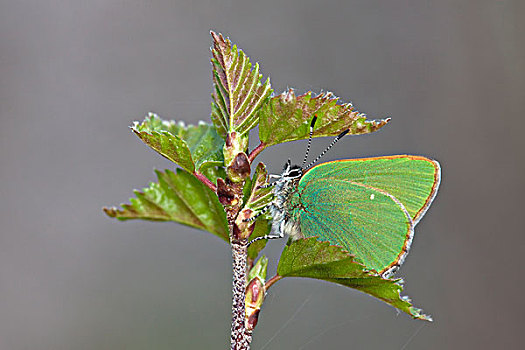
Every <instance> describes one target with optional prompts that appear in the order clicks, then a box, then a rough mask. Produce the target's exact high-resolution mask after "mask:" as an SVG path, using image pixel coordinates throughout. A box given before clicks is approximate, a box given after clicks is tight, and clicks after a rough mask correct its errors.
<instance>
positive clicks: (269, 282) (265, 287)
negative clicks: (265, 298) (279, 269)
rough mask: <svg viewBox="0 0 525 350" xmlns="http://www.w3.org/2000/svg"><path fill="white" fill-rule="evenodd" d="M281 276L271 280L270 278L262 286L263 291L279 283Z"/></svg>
mask: <svg viewBox="0 0 525 350" xmlns="http://www.w3.org/2000/svg"><path fill="white" fill-rule="evenodd" d="M281 278H283V276H279V275H275V276H273V277H272V278H270V279H269V280H268V281H266V283H265V285H264V290H266V291H267V290H268V288H270V287H271V286H272V285H273V284H274V283H275V282H277V281H279V280H280V279H281Z"/></svg>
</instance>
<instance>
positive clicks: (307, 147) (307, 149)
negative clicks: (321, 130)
mask: <svg viewBox="0 0 525 350" xmlns="http://www.w3.org/2000/svg"><path fill="white" fill-rule="evenodd" d="M316 121H317V115H315V116H314V119H312V122H311V123H310V137H308V146H306V153H305V154H304V159H303V164H301V168H302V167H304V164H305V163H306V159H307V158H308V153H310V146H311V145H312V135H313V133H314V125H315V122H316Z"/></svg>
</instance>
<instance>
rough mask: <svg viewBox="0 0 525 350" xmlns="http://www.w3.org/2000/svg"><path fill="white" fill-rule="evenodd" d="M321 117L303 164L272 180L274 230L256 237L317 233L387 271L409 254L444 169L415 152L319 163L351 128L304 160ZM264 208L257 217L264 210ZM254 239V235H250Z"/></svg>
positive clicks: (366, 263)
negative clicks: (308, 159)
mask: <svg viewBox="0 0 525 350" xmlns="http://www.w3.org/2000/svg"><path fill="white" fill-rule="evenodd" d="M316 119H317V117H314V118H313V119H312V122H311V124H310V138H309V140H308V147H307V151H306V155H305V158H304V161H303V164H302V165H301V166H299V165H292V164H291V162H290V160H288V162H286V164H285V165H284V169H283V171H282V173H281V174H280V175H271V177H273V178H276V179H277V180H276V181H274V182H273V183H271V184H269V185H268V186H273V190H272V191H273V194H274V199H273V201H272V202H271V203H270V204H269V206H268V207H267V208H265V209H263V212H264V211H266V210H269V211H270V215H271V217H272V220H273V223H272V233H271V234H269V235H266V236H263V237H258V238H256V239H255V240H258V239H272V238H283V237H284V236H285V235H288V236H290V237H291V238H292V240H297V239H300V238H307V237H317V238H318V240H320V241H328V242H330V244H333V245H337V246H340V247H343V248H344V249H345V250H347V251H348V253H350V254H352V255H353V256H354V257H355V260H356V261H357V262H360V263H362V264H363V265H364V266H365V267H366V268H368V269H371V270H375V271H376V272H377V273H379V274H381V275H382V276H383V277H385V278H386V277H389V276H390V275H392V274H393V273H394V272H395V271H397V269H398V268H399V266H400V265H401V264H402V263H403V261H404V260H405V258H406V256H407V254H408V251H409V249H410V245H411V243H412V239H413V237H414V227H415V226H416V224H417V223H418V222H419V221H420V220H421V219H422V218H423V216H424V215H425V213H426V212H427V210H428V208H429V207H430V204H431V203H432V201H433V200H434V198H435V196H436V194H437V191H438V188H439V184H440V179H441V167H440V165H439V163H438V162H437V161H435V160H433V159H430V158H427V157H422V156H415V155H394V156H382V157H373V158H360V159H344V160H336V161H331V162H326V163H321V164H319V165H315V166H314V164H315V163H316V162H317V161H318V160H319V159H320V158H321V157H322V156H323V155H324V154H325V153H326V152H327V151H328V150H329V149H330V148H331V147H332V146H333V145H334V144H335V143H336V142H337V141H338V140H339V139H341V138H342V137H343V136H345V135H346V134H347V133H348V130H346V131H344V132H343V133H341V134H340V135H338V136H337V137H336V138H335V139H334V140H333V141H332V143H331V144H330V145H329V146H328V147H327V148H326V149H325V151H324V152H322V153H321V154H320V155H319V156H318V157H317V158H316V159H315V160H314V161H313V162H312V163H310V165H308V166H306V167H305V166H304V164H305V162H306V159H307V157H308V152H309V150H310V144H311V139H312V133H313V129H314V125H315V122H316ZM260 214H261V213H259V214H258V215H257V216H259V215H260ZM252 242H253V241H252Z"/></svg>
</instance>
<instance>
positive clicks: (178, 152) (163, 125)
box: [131, 113, 224, 173]
mask: <svg viewBox="0 0 525 350" xmlns="http://www.w3.org/2000/svg"><path fill="white" fill-rule="evenodd" d="M131 130H133V132H134V133H135V134H137V136H138V137H139V138H140V139H141V140H142V141H143V142H144V143H145V144H147V145H148V146H150V147H151V148H153V149H154V150H155V151H157V152H158V153H160V154H161V155H163V156H164V157H166V158H168V159H169V160H171V161H172V162H174V163H177V164H178V165H180V166H181V167H182V168H184V169H185V170H187V171H188V172H190V173H193V172H194V171H195V169H198V170H203V169H206V168H208V167H211V166H217V165H222V164H223V162H224V157H223V153H222V148H223V146H224V140H223V139H222V138H221V137H220V136H219V135H218V134H217V131H216V130H215V127H214V126H213V125H211V124H207V123H204V122H199V125H188V126H186V125H185V124H184V123H182V122H178V123H176V122H175V121H173V120H170V121H168V120H162V119H161V118H159V117H158V116H157V115H155V114H153V113H150V114H149V115H148V116H146V118H145V119H144V121H143V122H142V123H140V124H139V123H138V122H135V123H134V124H133V126H132V127H131Z"/></svg>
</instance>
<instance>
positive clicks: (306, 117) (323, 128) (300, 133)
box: [258, 89, 390, 147]
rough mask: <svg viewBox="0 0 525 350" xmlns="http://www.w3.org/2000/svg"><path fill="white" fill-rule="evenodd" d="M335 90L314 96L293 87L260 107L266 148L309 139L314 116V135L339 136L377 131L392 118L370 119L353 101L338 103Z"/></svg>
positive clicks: (261, 126) (261, 129) (261, 134)
mask: <svg viewBox="0 0 525 350" xmlns="http://www.w3.org/2000/svg"><path fill="white" fill-rule="evenodd" d="M337 102H338V98H337V97H335V96H334V95H333V94H332V93H330V92H327V93H322V94H319V95H317V96H315V97H314V96H312V92H308V93H306V94H304V95H300V96H296V95H295V93H294V91H293V90H292V89H289V90H288V91H286V92H283V93H282V94H281V95H279V96H275V97H272V98H271V99H270V100H269V101H268V103H266V104H265V105H264V106H263V108H261V109H260V110H259V113H258V114H259V119H260V120H259V138H260V140H261V143H262V144H263V146H264V147H268V146H271V145H275V144H278V143H284V142H288V141H294V140H301V139H306V138H308V136H309V132H310V123H311V121H312V119H313V117H314V116H315V115H317V122H316V124H315V128H314V133H313V137H322V136H336V135H338V134H340V133H341V132H342V131H344V130H346V129H349V130H350V132H349V134H350V135H360V134H367V133H371V132H374V131H376V130H378V129H380V128H381V127H383V126H384V125H386V123H388V121H389V120H390V118H387V119H381V120H368V119H367V118H366V115H364V114H363V113H359V112H358V111H356V110H355V109H354V107H353V106H352V104H350V103H345V104H337Z"/></svg>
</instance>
